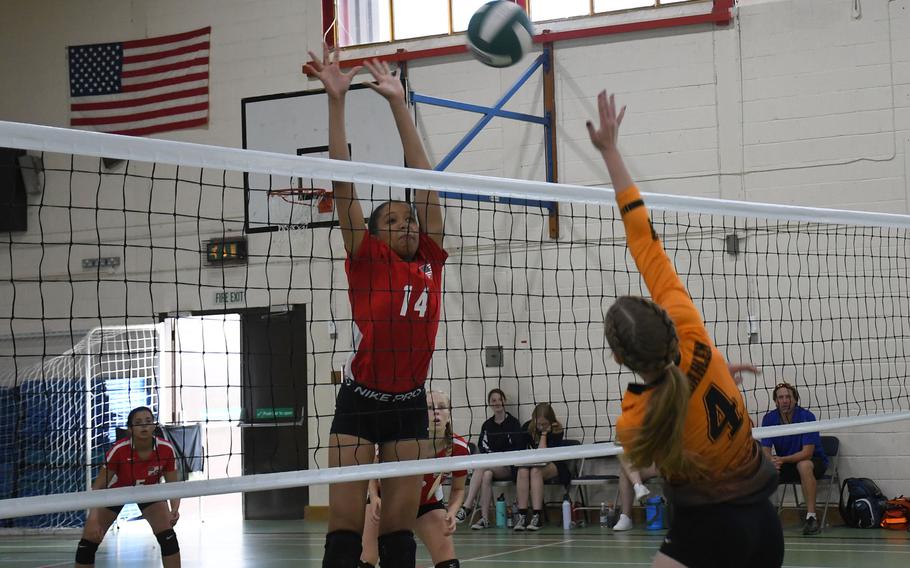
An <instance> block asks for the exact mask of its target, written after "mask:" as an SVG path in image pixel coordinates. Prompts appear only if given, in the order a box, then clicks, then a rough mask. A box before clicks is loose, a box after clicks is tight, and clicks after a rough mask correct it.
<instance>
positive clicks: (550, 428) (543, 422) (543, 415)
mask: <svg viewBox="0 0 910 568" xmlns="http://www.w3.org/2000/svg"><path fill="white" fill-rule="evenodd" d="M522 429H523V430H524V431H525V433H526V434H525V435H526V436H527V438H526V441H527V447H528V448H532V449H539V448H556V447H559V446H561V445H563V435H564V431H563V427H562V424H560V423H559V421H558V420H557V419H556V414H555V413H554V412H553V407H551V406H550V405H549V404H547V403H546V402H541V403H540V404H538V405H537V406H535V407H534V412H533V413H532V414H531V419H530V420H528V421H527V422H525V424H524V426H523V427H522ZM556 477H558V478H559V479H560V481H561V482H563V483H566V484H567V483H569V477H570V475H569V466H568V465H567V464H566V462H564V461H559V462H547V463H540V464H530V465H522V466H518V475H517V481H516V491H517V492H518V518H517V519H516V521H515V530H516V531H523V530H529V531H536V530H540V529H541V528H542V527H543V484H544V482H545V481H547V480H550V479H554V478H556ZM528 497H530V501H531V506H532V507H533V514H532V515H531V517H530V518H529V517H528Z"/></svg>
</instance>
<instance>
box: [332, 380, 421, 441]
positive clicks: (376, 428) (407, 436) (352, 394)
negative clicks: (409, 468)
mask: <svg viewBox="0 0 910 568" xmlns="http://www.w3.org/2000/svg"><path fill="white" fill-rule="evenodd" d="M429 424H430V420H429V417H428V416H427V392H426V390H424V388H423V387H420V388H417V389H414V390H413V391H409V392H404V393H386V392H382V391H377V390H375V389H371V388H368V387H365V386H363V385H360V384H357V383H355V382H353V381H345V382H344V383H343V384H342V385H341V388H340V389H339V390H338V397H337V398H335V418H333V419H332V429H331V433H332V434H348V435H351V436H357V437H358V438H363V439H364V440H368V441H370V442H372V443H374V444H383V443H385V442H394V441H396V440H425V439H426V438H429V436H430V432H429Z"/></svg>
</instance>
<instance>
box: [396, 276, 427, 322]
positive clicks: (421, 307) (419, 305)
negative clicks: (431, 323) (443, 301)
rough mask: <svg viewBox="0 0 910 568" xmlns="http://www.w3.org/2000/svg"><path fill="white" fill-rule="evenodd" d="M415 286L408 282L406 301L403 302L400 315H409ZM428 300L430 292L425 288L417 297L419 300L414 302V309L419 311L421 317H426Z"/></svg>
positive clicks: (405, 291) (405, 294) (405, 290)
mask: <svg viewBox="0 0 910 568" xmlns="http://www.w3.org/2000/svg"><path fill="white" fill-rule="evenodd" d="M412 289H413V286H411V285H410V284H408V285H407V286H405V287H404V301H402V302H401V311H400V312H398V315H400V316H401V317H405V316H407V315H408V306H409V305H410V304H411V290H412ZM427 300H428V294H427V289H426V288H424V289H423V291H422V292H421V293H420V296H418V297H417V301H416V302H414V311H415V312H417V313H418V314H419V315H420V317H425V316H426V314H427Z"/></svg>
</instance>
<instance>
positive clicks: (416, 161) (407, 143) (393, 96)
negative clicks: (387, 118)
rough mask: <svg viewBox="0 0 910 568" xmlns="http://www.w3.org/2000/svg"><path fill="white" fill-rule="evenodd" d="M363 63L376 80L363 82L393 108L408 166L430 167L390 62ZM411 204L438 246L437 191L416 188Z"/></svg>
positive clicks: (422, 227)
mask: <svg viewBox="0 0 910 568" xmlns="http://www.w3.org/2000/svg"><path fill="white" fill-rule="evenodd" d="M365 65H366V68H367V69H368V70H369V71H370V73H371V74H372V75H373V79H374V81H375V82H372V83H369V82H368V83H366V85H367V86H368V87H369V88H371V89H373V90H374V91H376V92H377V93H379V94H380V95H382V96H383V97H385V99H386V100H387V101H388V102H389V107H390V108H391V109H392V117H393V118H394V119H395V126H396V127H397V128H398V136H399V137H400V138H401V147H402V149H403V150H404V160H405V163H406V164H407V166H408V167H409V168H417V169H421V170H429V169H431V166H430V160H429V158H427V152H426V150H425V149H424V147H423V142H422V141H421V139H420V134H418V133H417V127H416V126H415V125H414V120H413V119H412V118H411V114H410V112H409V109H408V104H407V100H406V98H405V92H404V86H403V85H402V84H401V80H400V79H399V78H398V77H396V75H395V73H393V72H392V71H391V70H390V69H389V64H388V63H386V62H385V61H378V60H375V59H374V60H372V61H367V62H366V64H365ZM414 204H415V205H416V207H417V218H418V220H419V222H420V231H421V232H423V233H426V234H427V236H429V237H430V238H431V239H433V240H434V241H435V242H436V244H438V245H439V246H440V247H441V246H442V230H443V220H442V207H440V204H439V194H438V193H437V192H435V191H427V190H423V189H419V190H417V191H416V192H415V194H414Z"/></svg>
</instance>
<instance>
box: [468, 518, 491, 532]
mask: <svg viewBox="0 0 910 568" xmlns="http://www.w3.org/2000/svg"><path fill="white" fill-rule="evenodd" d="M489 527H490V521H488V520H487V518H486V517H480V520H479V521H477V522H476V523H474V524H473V525H471V529H472V530H475V531H482V530H483V529H486V528H489Z"/></svg>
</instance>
